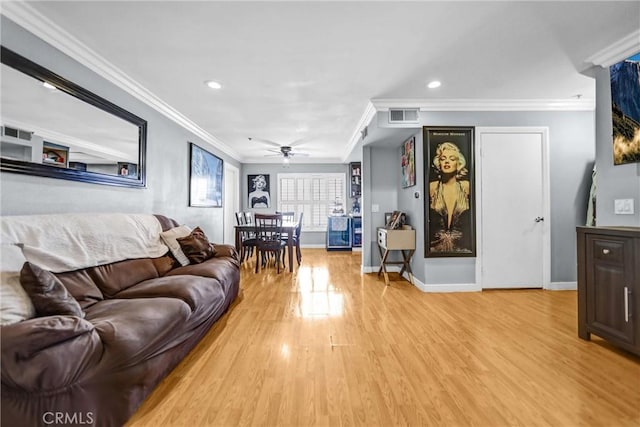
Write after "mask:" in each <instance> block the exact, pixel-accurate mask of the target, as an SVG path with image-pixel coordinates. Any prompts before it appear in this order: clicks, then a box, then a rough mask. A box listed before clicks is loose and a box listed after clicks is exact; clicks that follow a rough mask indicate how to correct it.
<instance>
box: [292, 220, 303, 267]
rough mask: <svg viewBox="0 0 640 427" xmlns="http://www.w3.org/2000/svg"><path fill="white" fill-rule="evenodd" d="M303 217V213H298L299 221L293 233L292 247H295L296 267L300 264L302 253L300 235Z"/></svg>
mask: <svg viewBox="0 0 640 427" xmlns="http://www.w3.org/2000/svg"><path fill="white" fill-rule="evenodd" d="M303 216H304V212H300V219H298V225H297V226H296V229H295V231H294V232H293V245H294V246H295V247H296V261H298V266H300V263H301V262H302V251H301V250H300V234H301V233H302V217H303Z"/></svg>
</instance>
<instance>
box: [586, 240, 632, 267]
mask: <svg viewBox="0 0 640 427" xmlns="http://www.w3.org/2000/svg"><path fill="white" fill-rule="evenodd" d="M628 244H629V241H628V240H627V239H615V238H604V239H603V238H602V237H595V236H594V237H591V249H592V250H593V260H594V261H596V262H599V261H600V262H606V263H608V264H618V265H622V264H624V258H625V257H624V252H625V246H626V245H628ZM630 249H631V247H630V246H629V250H630Z"/></svg>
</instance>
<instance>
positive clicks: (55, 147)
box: [42, 141, 69, 168]
mask: <svg viewBox="0 0 640 427" xmlns="http://www.w3.org/2000/svg"><path fill="white" fill-rule="evenodd" d="M42 163H43V164H45V165H51V166H56V167H59V168H66V167H67V165H68V163H69V147H65V146H64V145H60V144H54V143H53V142H48V141H44V142H43V144H42Z"/></svg>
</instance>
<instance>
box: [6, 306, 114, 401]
mask: <svg viewBox="0 0 640 427" xmlns="http://www.w3.org/2000/svg"><path fill="white" fill-rule="evenodd" d="M0 334H1V339H2V350H1V357H2V368H1V374H2V385H3V388H4V387H10V388H13V389H16V390H28V391H30V390H40V391H42V390H51V389H58V388H61V387H64V386H66V385H69V384H72V383H74V382H75V381H76V380H77V379H78V377H79V376H81V375H82V373H83V372H84V371H85V370H86V368H88V367H89V366H92V365H94V364H95V363H97V361H99V359H100V355H101V353H102V351H101V347H102V344H101V342H100V338H99V336H98V334H97V332H95V331H94V326H93V325H92V324H91V323H89V322H88V321H86V320H84V319H82V318H80V317H76V316H47V317H36V318H34V319H29V320H25V321H23V322H20V323H15V324H12V325H7V326H3V327H2V328H1V329H0ZM96 350H100V351H96Z"/></svg>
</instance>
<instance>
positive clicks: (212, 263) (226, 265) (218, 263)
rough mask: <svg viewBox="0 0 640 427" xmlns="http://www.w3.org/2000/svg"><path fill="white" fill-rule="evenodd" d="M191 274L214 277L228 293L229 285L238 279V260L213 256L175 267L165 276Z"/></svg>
mask: <svg viewBox="0 0 640 427" xmlns="http://www.w3.org/2000/svg"><path fill="white" fill-rule="evenodd" d="M182 275H192V276H201V277H210V278H212V279H216V280H217V281H218V282H219V283H220V285H222V289H223V290H224V292H225V294H227V293H229V290H230V288H231V286H232V285H233V284H234V283H237V282H239V281H240V270H239V269H238V261H237V260H235V259H234V258H230V257H214V258H210V259H208V260H206V261H205V262H203V263H200V264H192V265H187V266H185V267H177V268H174V269H173V270H171V271H170V272H168V273H167V274H166V276H165V277H171V276H182Z"/></svg>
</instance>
